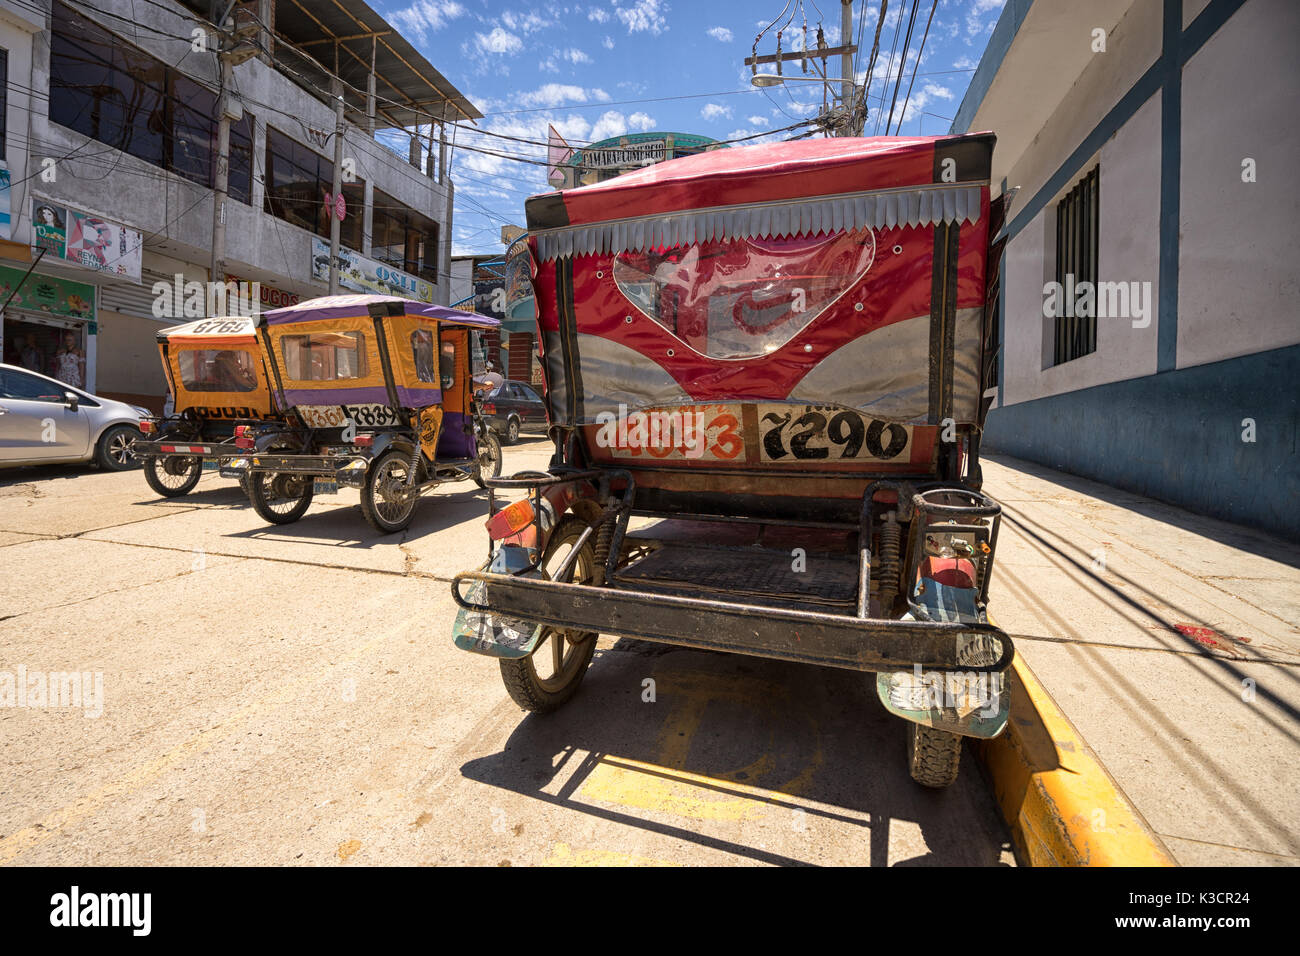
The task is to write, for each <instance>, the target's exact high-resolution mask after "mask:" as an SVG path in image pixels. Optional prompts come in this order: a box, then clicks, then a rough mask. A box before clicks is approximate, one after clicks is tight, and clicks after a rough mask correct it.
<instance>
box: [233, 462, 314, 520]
mask: <svg viewBox="0 0 1300 956" xmlns="http://www.w3.org/2000/svg"><path fill="white" fill-rule="evenodd" d="M314 490H315V488H314V483H313V480H312V476H311V475H289V474H283V473H279V472H274V471H258V472H254V473H253V474H252V475H250V476H249V478H248V500H249V501H251V502H252V503H253V510H254V511H256V512H257V513H258V514H259V515H261V516H262V518H263V519H265V520H266V521H269V522H271V524H292V523H293V522H295V521H297V520H298V519H299V518H301V517H302V516H303V515H305V514H306V513H307V509H308V508H310V507H311V498H312V493H313V491H314Z"/></svg>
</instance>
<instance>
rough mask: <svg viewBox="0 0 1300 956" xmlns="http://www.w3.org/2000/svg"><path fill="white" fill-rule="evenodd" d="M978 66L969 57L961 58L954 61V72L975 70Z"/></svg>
mask: <svg viewBox="0 0 1300 956" xmlns="http://www.w3.org/2000/svg"><path fill="white" fill-rule="evenodd" d="M976 66H978V64H977V63H976V62H975V61H974V60H972V59H971V58H970V57H968V56H959V57H957V59H956V60H954V61H953V64H952V68H953V69H954V70H973V69H975V67H976Z"/></svg>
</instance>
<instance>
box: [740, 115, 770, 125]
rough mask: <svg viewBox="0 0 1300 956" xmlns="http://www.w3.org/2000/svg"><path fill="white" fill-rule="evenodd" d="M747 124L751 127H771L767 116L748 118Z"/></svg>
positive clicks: (746, 118)
mask: <svg viewBox="0 0 1300 956" xmlns="http://www.w3.org/2000/svg"><path fill="white" fill-rule="evenodd" d="M745 122H746V123H748V124H749V125H750V126H767V125H769V123H768V119H767V117H766V116H746V117H745Z"/></svg>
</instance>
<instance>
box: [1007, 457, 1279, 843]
mask: <svg viewBox="0 0 1300 956" xmlns="http://www.w3.org/2000/svg"><path fill="white" fill-rule="evenodd" d="M984 481H985V485H984V487H985V490H986V491H987V492H988V493H989V494H991V495H992V496H993V497H994V498H996V499H998V500H999V501H1000V502H1001V503H1002V506H1003V522H1002V530H1001V534H1000V537H999V540H998V547H997V561H996V564H995V566H994V570H993V582H992V586H991V593H990V602H989V603H990V610H991V612H992V614H993V616H994V617H995V619H996V620H997V622H998V624H999V625H1001V626H1002V627H1003V628H1004V629H1005V630H1006V631H1007V632H1008V633H1009V634H1011V635H1012V636H1013V638H1014V639H1015V641H1016V649H1017V651H1018V653H1019V654H1020V655H1021V656H1022V657H1023V659H1024V660H1025V661H1026V662H1027V663H1028V664H1029V665H1030V667H1031V668H1033V671H1034V672H1035V674H1037V676H1038V678H1039V680H1040V681H1041V682H1042V684H1043V686H1044V687H1045V688H1046V689H1047V691H1048V692H1049V693H1050V694H1051V695H1052V697H1053V698H1055V700H1056V702H1057V704H1058V705H1059V706H1060V708H1061V709H1062V710H1063V711H1064V712H1065V714H1066V716H1067V717H1068V718H1069V720H1070V721H1071V722H1072V723H1073V724H1074V726H1075V727H1076V728H1077V729H1078V730H1079V732H1080V733H1081V735H1082V736H1083V738H1084V740H1086V741H1087V743H1088V744H1089V745H1090V746H1091V747H1092V749H1093V750H1094V751H1095V752H1096V754H1097V756H1098V757H1099V759H1100V760H1101V762H1102V764H1103V765H1104V766H1105V768H1106V769H1107V770H1108V771H1109V772H1110V774H1111V775H1112V776H1113V777H1114V778H1115V780H1116V782H1117V783H1118V784H1119V786H1120V788H1121V789H1122V790H1123V791H1124V792H1125V793H1126V794H1127V796H1128V797H1129V799H1130V800H1132V802H1133V803H1134V804H1135V805H1136V807H1137V809H1138V811H1139V812H1140V813H1141V814H1142V815H1143V816H1144V817H1145V818H1146V820H1147V822H1148V823H1149V824H1150V826H1151V827H1152V829H1153V830H1155V832H1156V833H1158V834H1159V835H1160V837H1161V839H1162V840H1164V842H1165V844H1166V846H1167V847H1168V849H1169V851H1170V852H1171V853H1172V854H1173V856H1174V858H1175V859H1176V860H1177V861H1178V862H1179V863H1181V864H1183V865H1192V866H1194V865H1243V864H1244V865H1274V866H1275V865H1298V864H1300V545H1297V544H1294V543H1291V542H1286V541H1283V540H1281V539H1279V538H1275V537H1271V536H1269V535H1266V534H1263V533H1262V532H1257V531H1253V530H1251V529H1247V528H1242V527H1240V526H1238V525H1232V524H1227V523H1225V522H1222V521H1217V520H1215V519H1211V518H1202V517H1200V516H1197V515H1194V514H1192V513H1190V512H1187V511H1183V510H1181V509H1179V508H1176V507H1174V506H1172V505H1166V504H1162V503H1160V502H1157V501H1153V500H1151V499H1149V498H1143V497H1141V496H1138V495H1134V494H1129V493H1127V492H1123V491H1119V490H1117V489H1114V488H1111V487H1109V486H1107V485H1102V484H1098V483H1096V482H1092V481H1088V480H1086V479H1083V478H1077V477H1075V476H1073V475H1067V474H1065V473H1063V472H1057V471H1053V470H1051V469H1049V468H1045V467H1042V466H1040V465H1035V464H1033V463H1030V462H1026V461H1021V460H1019V459H1015V458H1011V457H1008V456H1003V455H991V456H988V457H986V458H985V460H984Z"/></svg>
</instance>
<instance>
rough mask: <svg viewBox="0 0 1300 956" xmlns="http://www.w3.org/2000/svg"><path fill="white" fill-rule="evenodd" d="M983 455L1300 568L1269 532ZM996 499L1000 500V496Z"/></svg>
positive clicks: (1291, 550)
mask: <svg viewBox="0 0 1300 956" xmlns="http://www.w3.org/2000/svg"><path fill="white" fill-rule="evenodd" d="M983 454H984V457H985V458H987V459H988V460H989V461H991V462H995V463H996V464H999V465H1002V466H1003V467H1004V468H1008V469H1010V470H1012V471H1018V472H1023V473H1024V474H1026V475H1031V476H1033V477H1034V478H1037V479H1039V480H1040V481H1045V482H1048V483H1050V484H1053V485H1056V486H1057V487H1059V488H1065V489H1068V490H1070V491H1072V492H1074V493H1075V494H1079V495H1086V496H1087V497H1089V498H1096V499H1097V500H1099V501H1104V502H1106V503H1107V504H1110V505H1114V506H1115V507H1117V508H1123V509H1125V510H1126V511H1132V512H1135V513H1137V514H1140V515H1142V516H1143V517H1146V518H1150V519H1151V520H1153V521H1159V522H1162V523H1163V524H1168V525H1173V526H1174V527H1176V528H1181V529H1182V530H1184V531H1190V532H1192V533H1193V534H1198V535H1201V536H1203V537H1206V538H1210V539H1211V540H1214V541H1217V542H1219V543H1220V544H1224V545H1227V546H1229V547H1232V548H1236V549H1237V550H1239V551H1245V552H1248V553H1250V554H1254V555H1258V556H1259V557H1262V558H1268V559H1269V560H1271V561H1277V562H1278V563H1280V564H1286V565H1289V566H1290V567H1293V568H1300V548H1297V547H1296V546H1295V545H1294V544H1293V543H1290V542H1287V541H1285V540H1283V539H1282V538H1279V537H1276V536H1273V535H1269V534H1268V533H1267V532H1264V531H1259V530H1257V529H1255V528H1248V527H1244V526H1242V525H1237V524H1233V523H1231V522H1229V521H1223V520H1221V519H1219V518H1210V517H1207V516H1205V515H1198V514H1195V513H1194V512H1191V511H1187V510H1186V509H1184V508H1180V507H1178V506H1177V505H1171V504H1166V503H1165V502H1163V501H1157V500H1155V499H1154V498H1146V497H1144V496H1142V495H1139V494H1136V493H1135V492H1131V491H1123V490H1121V489H1119V488H1115V487H1113V486H1111V485H1104V484H1102V483H1101V482H1098V481H1093V480H1092V479H1090V478H1083V477H1080V476H1078V475H1071V474H1067V473H1066V472H1062V471H1056V470H1055V469H1052V468H1049V467H1047V466H1046V465H1039V464H1036V463H1034V462H1032V461H1026V460H1024V459H1022V458H1013V457H1012V456H1010V455H1003V454H999V453H997V452H984V453H983ZM985 490H986V491H988V490H989V489H987V488H986V489H985ZM994 497H996V494H995V495H994Z"/></svg>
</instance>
